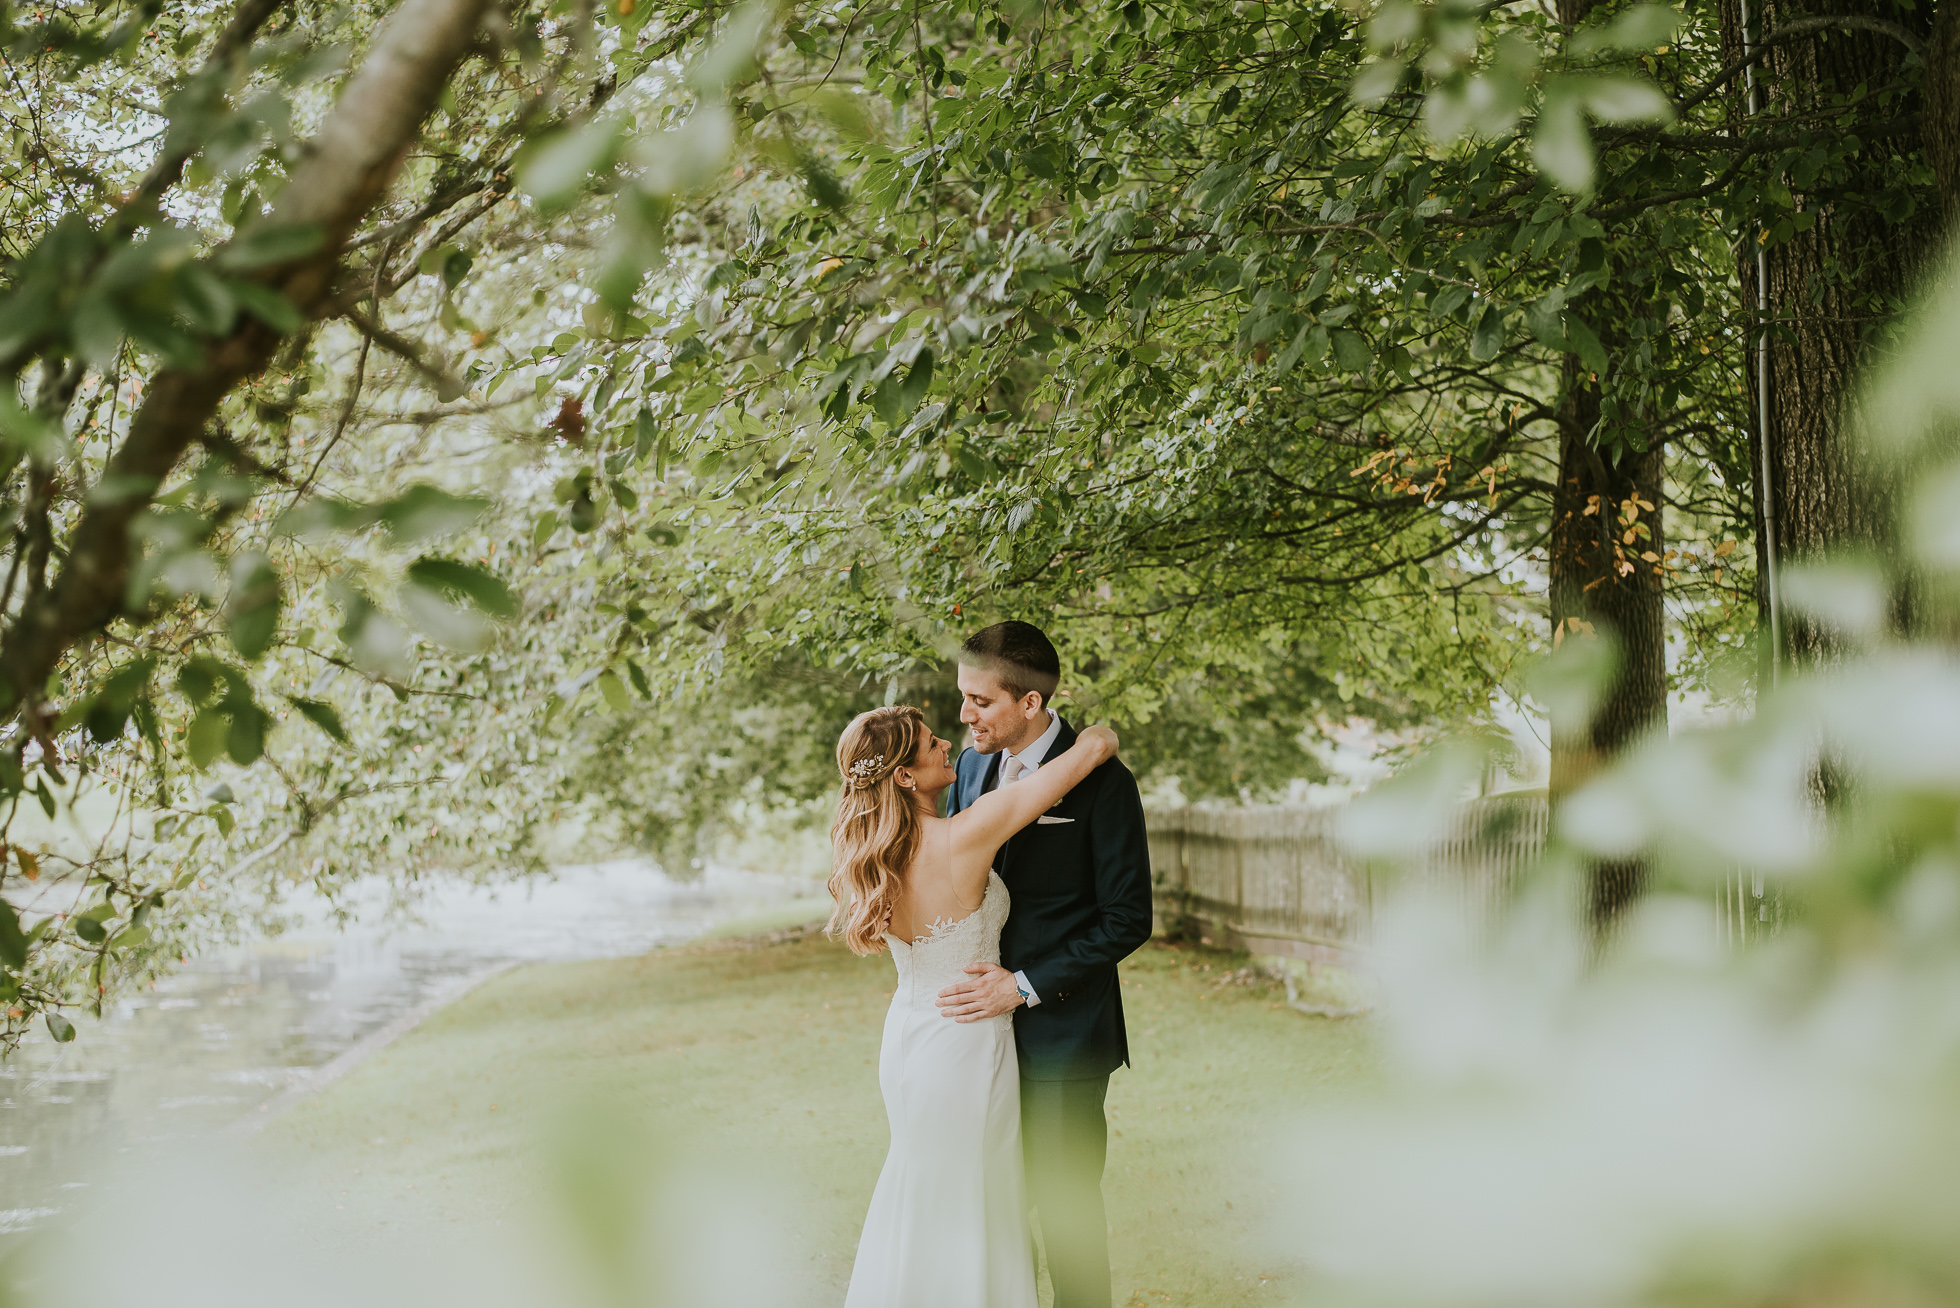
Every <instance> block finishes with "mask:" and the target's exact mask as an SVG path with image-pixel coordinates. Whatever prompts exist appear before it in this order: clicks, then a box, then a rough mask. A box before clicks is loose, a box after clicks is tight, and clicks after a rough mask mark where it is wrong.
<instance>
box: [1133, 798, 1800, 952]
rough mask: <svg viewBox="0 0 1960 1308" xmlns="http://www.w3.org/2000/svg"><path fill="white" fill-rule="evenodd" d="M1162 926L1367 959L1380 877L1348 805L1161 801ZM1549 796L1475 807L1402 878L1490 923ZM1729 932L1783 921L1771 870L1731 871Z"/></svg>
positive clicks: (1271, 948) (1524, 862)
mask: <svg viewBox="0 0 1960 1308" xmlns="http://www.w3.org/2000/svg"><path fill="white" fill-rule="evenodd" d="M1147 818H1148V824H1149V833H1150V867H1151V878H1152V881H1153V883H1154V890H1155V897H1156V908H1157V929H1158V931H1159V932H1160V933H1165V934H1177V935H1184V936H1188V937H1192V938H1196V939H1200V940H1203V941H1206V942H1207V943H1211V944H1216V945H1220V946H1222V947H1225V948H1234V949H1248V950H1251V951H1252V952H1254V953H1258V954H1278V955H1287V956H1291V957H1294V958H1301V959H1305V960H1307V961H1308V962H1309V963H1315V964H1323V963H1324V964H1332V965H1334V966H1337V967H1356V966H1358V965H1360V964H1361V962H1362V957H1363V955H1364V954H1365V952H1366V950H1367V946H1368V940H1369V933H1370V929H1371V922H1372V917H1373V912H1374V907H1375V903H1376V900H1377V897H1378V896H1379V895H1380V894H1381V893H1382V891H1383V887H1382V886H1381V885H1380V884H1379V882H1378V879H1377V878H1378V875H1379V874H1378V873H1377V872H1374V871H1371V870H1370V869H1369V868H1367V867H1364V866H1362V865H1361V864H1359V863H1357V862H1356V861H1355V860H1353V859H1351V858H1349V857H1348V856H1347V855H1346V854H1345V853H1344V852H1343V851H1342V849H1341V847H1340V844H1339V841H1338V840H1337V839H1336V836H1335V827H1336V825H1337V823H1338V822H1339V820H1340V809H1338V808H1305V807H1293V806H1287V805H1251V806H1248V805H1223V804H1220V805H1212V804H1193V805H1187V806H1184V807H1179V808H1158V809H1151V810H1149V811H1148V813H1147ZM1549 821H1550V810H1549V806H1548V804H1547V802H1546V799H1545V792H1544V791H1542V790H1537V791H1519V792H1513V793H1510V794H1503V795H1492V796H1488V797H1486V798H1482V799H1474V800H1470V801H1467V802H1466V803H1464V804H1463V805H1462V806H1461V807H1460V808H1459V809H1458V810H1457V812H1456V815H1455V817H1454V819H1453V820H1452V822H1451V823H1450V825H1449V827H1448V829H1447V830H1446V831H1445V833H1444V835H1443V836H1442V838H1441V839H1439V840H1438V841H1437V842H1436V843H1435V844H1433V845H1432V846H1430V848H1429V849H1428V850H1426V851H1425V852H1424V854H1423V856H1422V857H1421V858H1420V859H1418V860H1417V861H1416V863H1415V864H1414V866H1411V867H1403V868H1399V869H1398V870H1397V872H1396V875H1397V876H1398V877H1403V878H1409V877H1413V878H1418V879H1422V880H1425V881H1427V882H1428V883H1429V887H1430V888H1431V889H1433V890H1439V891H1441V892H1443V893H1445V894H1447V895H1450V896H1452V897H1453V898H1455V899H1456V900H1457V901H1458V903H1459V904H1460V905H1461V907H1462V909H1463V911H1464V912H1465V913H1466V914H1469V915H1471V916H1472V917H1474V918H1475V919H1476V920H1478V921H1487V920H1489V918H1490V916H1491V915H1492V913H1493V911H1494V910H1496V909H1497V908H1498V907H1499V906H1500V905H1501V904H1502V903H1503V902H1504V900H1505V899H1506V898H1507V897H1508V896H1509V895H1510V893H1511V891H1512V889H1513V887H1514V886H1515V885H1516V883H1517V880H1518V877H1519V876H1520V875H1521V874H1522V873H1523V872H1524V871H1525V870H1526V869H1527V868H1529V867H1530V866H1531V864H1532V862H1533V861H1534V860H1536V859H1537V857H1538V854H1539V851H1540V850H1542V849H1543V848H1544V845H1545V836H1546V831H1547V828H1548V826H1549ZM1716 902H1717V905H1718V907H1719V910H1720V929H1721V933H1722V938H1723V940H1724V941H1725V942H1727V943H1730V944H1736V945H1739V944H1742V943H1744V942H1746V941H1748V940H1753V939H1755V938H1756V937H1757V936H1759V935H1762V934H1764V933H1765V932H1767V931H1770V930H1772V929H1774V926H1775V919H1776V911H1775V910H1776V900H1775V898H1774V894H1773V892H1769V891H1766V890H1765V888H1764V886H1763V884H1762V882H1761V880H1760V879H1759V878H1752V877H1751V876H1749V875H1748V874H1747V873H1742V874H1736V875H1731V876H1730V877H1729V878H1728V880H1727V881H1726V882H1725V883H1724V884H1723V886H1722V887H1721V888H1720V890H1719V892H1718V895H1717V900H1716Z"/></svg>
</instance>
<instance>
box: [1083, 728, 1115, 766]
mask: <svg viewBox="0 0 1960 1308" xmlns="http://www.w3.org/2000/svg"><path fill="white" fill-rule="evenodd" d="M1077 739H1078V740H1084V741H1087V742H1089V743H1091V744H1093V745H1094V746H1095V747H1096V748H1097V749H1098V750H1099V751H1100V752H1101V754H1102V756H1103V757H1104V758H1106V759H1110V758H1115V757H1116V751H1117V749H1118V748H1119V747H1120V746H1121V745H1122V741H1120V740H1118V739H1117V738H1116V731H1115V729H1114V728H1112V727H1106V726H1103V725H1102V724H1101V723H1098V724H1097V725H1095V726H1093V727H1088V728H1085V729H1084V730H1083V732H1082V734H1081V735H1080V736H1078V737H1077Z"/></svg>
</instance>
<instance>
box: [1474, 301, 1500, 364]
mask: <svg viewBox="0 0 1960 1308" xmlns="http://www.w3.org/2000/svg"><path fill="white" fill-rule="evenodd" d="M1503 348H1504V311H1503V310H1502V309H1500V308H1498V307H1497V306H1496V305H1494V304H1486V305H1485V307H1484V313H1483V316H1482V317H1481V318H1479V319H1477V328H1476V330H1475V331H1473V332H1472V333H1471V334H1470V357H1471V358H1473V359H1476V360H1477V361H1478V362H1480V363H1482V362H1488V361H1489V360H1491V359H1495V358H1496V357H1497V352H1498V351H1499V350H1501V349H1503Z"/></svg>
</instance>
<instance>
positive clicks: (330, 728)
mask: <svg viewBox="0 0 1960 1308" xmlns="http://www.w3.org/2000/svg"><path fill="white" fill-rule="evenodd" d="M286 702H287V703H289V704H291V705H292V706H293V707H294V708H296V709H298V710H299V712H300V716H301V717H303V718H305V719H306V720H307V721H308V722H311V723H312V724H313V725H314V726H316V727H318V728H319V729H320V730H322V731H324V732H326V733H327V734H328V735H329V736H331V737H333V738H334V739H335V740H337V741H339V742H340V743H341V744H343V745H345V744H346V743H347V728H346V727H344V726H342V725H341V722H340V714H339V712H338V711H336V710H335V708H334V706H333V705H331V704H329V703H327V702H326V701H325V700H318V699H307V698H305V697H304V696H301V695H288V696H286Z"/></svg>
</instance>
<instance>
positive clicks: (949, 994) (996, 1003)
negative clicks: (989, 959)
mask: <svg viewBox="0 0 1960 1308" xmlns="http://www.w3.org/2000/svg"><path fill="white" fill-rule="evenodd" d="M966 971H967V974H968V976H969V977H970V979H969V980H966V981H962V982H960V983H959V984H958V985H956V986H947V987H946V988H945V989H944V990H942V991H940V992H939V1000H938V1003H939V1011H940V1013H941V1014H943V1015H944V1016H946V1017H950V1018H952V1019H954V1020H955V1021H958V1022H978V1021H980V1020H981V1019H983V1018H988V1017H999V1016H1000V1015H1001V1014H1002V1013H1011V1012H1013V1011H1014V1010H1015V1009H1017V1008H1019V1007H1020V1006H1021V1003H1022V999H1021V990H1020V987H1019V986H1017V985H1016V984H1015V983H1014V974H1013V973H1012V972H1010V971H1008V970H1007V969H1006V968H1004V967H1002V966H1001V965H1000V964H998V963H969V964H967V966H966Z"/></svg>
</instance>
